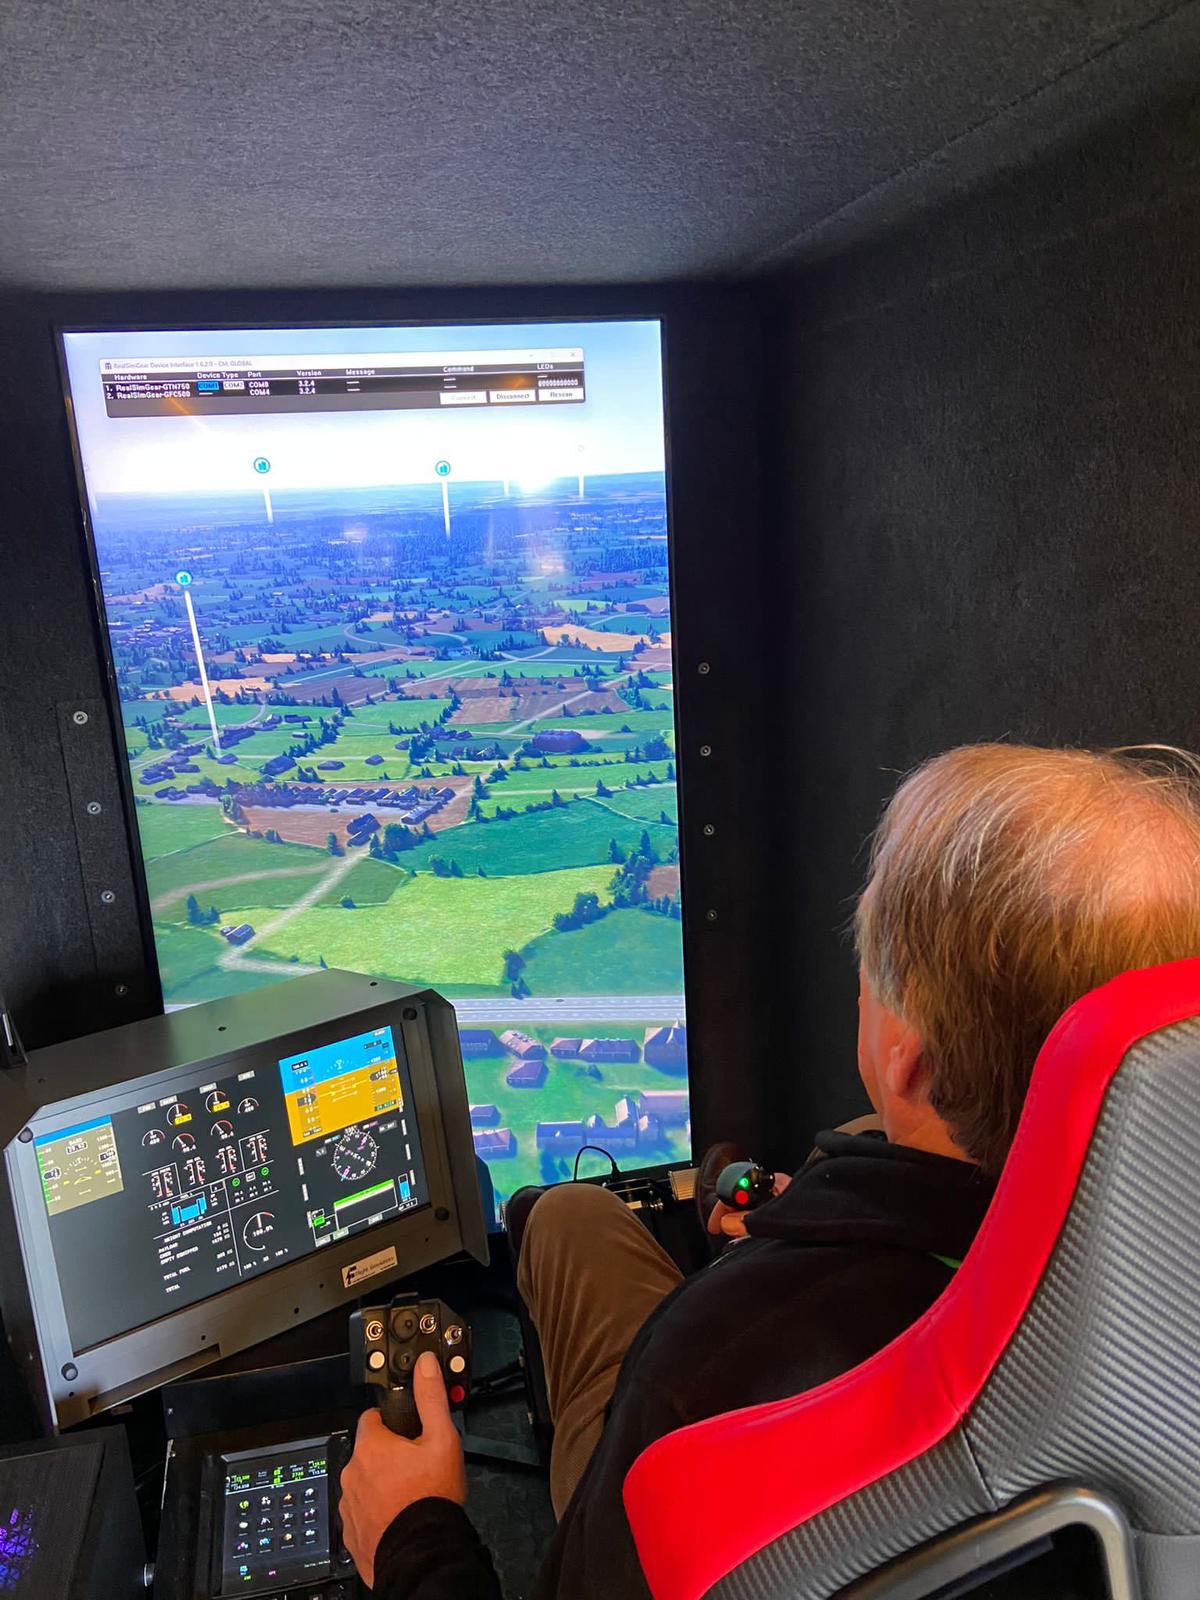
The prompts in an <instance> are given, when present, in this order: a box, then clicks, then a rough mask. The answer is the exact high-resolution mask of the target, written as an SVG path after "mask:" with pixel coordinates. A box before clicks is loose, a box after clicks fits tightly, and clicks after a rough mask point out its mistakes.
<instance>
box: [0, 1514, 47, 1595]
mask: <svg viewBox="0 0 1200 1600" xmlns="http://www.w3.org/2000/svg"><path fill="white" fill-rule="evenodd" d="M37 1548H38V1544H37V1540H36V1539H35V1538H34V1537H33V1515H32V1513H31V1512H24V1511H22V1510H21V1508H20V1507H19V1506H14V1507H13V1510H12V1515H11V1516H10V1517H9V1519H8V1521H7V1522H0V1590H11V1589H15V1588H16V1586H17V1584H18V1583H20V1581H21V1579H22V1578H23V1577H24V1575H25V1573H26V1572H27V1571H28V1568H29V1563H30V1562H31V1561H32V1560H33V1557H34V1556H35V1555H36V1554H37Z"/></svg>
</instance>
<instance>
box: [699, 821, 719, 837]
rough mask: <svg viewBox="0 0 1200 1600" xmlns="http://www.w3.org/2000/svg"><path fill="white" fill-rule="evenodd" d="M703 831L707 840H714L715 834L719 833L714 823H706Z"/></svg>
mask: <svg viewBox="0 0 1200 1600" xmlns="http://www.w3.org/2000/svg"><path fill="white" fill-rule="evenodd" d="M702 831H703V834H704V837H705V838H706V839H711V838H712V836H713V834H714V833H716V831H717V830H716V827H715V826H714V824H713V823H711V822H706V823H705V824H704V828H703V830H702Z"/></svg>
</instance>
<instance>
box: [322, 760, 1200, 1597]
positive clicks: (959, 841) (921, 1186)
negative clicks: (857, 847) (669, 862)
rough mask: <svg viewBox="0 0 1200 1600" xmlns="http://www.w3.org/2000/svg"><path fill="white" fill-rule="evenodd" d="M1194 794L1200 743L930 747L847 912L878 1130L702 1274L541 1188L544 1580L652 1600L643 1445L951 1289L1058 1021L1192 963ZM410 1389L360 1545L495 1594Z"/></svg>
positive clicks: (373, 1570) (835, 1359)
mask: <svg viewBox="0 0 1200 1600" xmlns="http://www.w3.org/2000/svg"><path fill="white" fill-rule="evenodd" d="M1197 792H1198V790H1197V780H1196V774H1195V772H1194V770H1192V769H1191V768H1189V766H1188V764H1187V761H1186V759H1185V760H1184V761H1182V762H1181V761H1179V760H1178V759H1175V760H1172V759H1164V758H1162V757H1156V758H1153V759H1151V760H1145V759H1135V758H1134V757H1132V756H1130V755H1127V754H1123V753H1120V752H1111V753H1104V754H1101V753H1094V752H1090V751H1085V750H1043V749H1035V748H1031V747H1022V746H1014V745H1003V744H984V745H973V746H966V747H963V748H961V749H958V750H951V751H949V752H947V753H946V754H944V755H941V756H937V757H935V758H934V759H933V760H931V761H928V762H926V763H925V764H924V765H923V766H922V767H919V768H918V769H917V770H916V771H915V772H914V773H912V774H911V775H910V776H909V777H908V778H906V779H905V781H904V782H903V783H902V784H901V785H900V787H899V789H898V790H897V791H896V793H895V795H894V796H893V797H892V800H891V801H890V803H889V804H888V806H887V808H886V810H885V812H884V815H883V818H882V820H881V822H880V824H879V827H878V829H877V830H876V833H875V837H874V841H873V845H872V850H871V861H870V871H869V874H868V880H867V885H866V888H865V889H864V891H863V893H862V895H861V897H860V900H859V904H858V909H857V914H856V918H855V934H856V945H857V950H858V958H859V1019H858V1068H859V1073H860V1075H861V1078H862V1082H863V1085H864V1087H865V1089H866V1092H867V1095H868V1097H869V1099H870V1101H871V1104H872V1106H873V1107H874V1109H875V1112H876V1114H877V1116H878V1119H879V1128H880V1131H879V1132H877V1133H874V1134H870V1133H858V1134H853V1133H847V1132H845V1131H841V1132H835V1133H826V1134H821V1135H819V1136H818V1139H817V1151H816V1152H815V1158H813V1159H810V1160H809V1161H808V1162H807V1163H806V1164H805V1166H803V1167H801V1168H800V1170H799V1171H798V1172H797V1173H796V1174H795V1175H794V1176H793V1177H792V1178H791V1179H790V1180H789V1179H786V1178H783V1179H780V1180H778V1182H777V1193H776V1197H775V1198H774V1199H773V1200H771V1201H770V1202H769V1203H768V1204H767V1205H765V1206H764V1207H762V1208H761V1209H760V1210H758V1211H755V1212H753V1213H752V1214H751V1215H750V1216H749V1217H744V1218H743V1217H741V1216H737V1217H734V1216H733V1215H731V1214H729V1213H727V1212H726V1211H725V1209H724V1208H723V1207H719V1206H718V1207H716V1208H715V1209H714V1211H713V1213H712V1214H711V1216H710V1218H709V1223H708V1225H709V1228H710V1231H712V1232H723V1233H726V1234H732V1235H734V1236H740V1235H743V1234H744V1235H745V1238H744V1239H741V1238H739V1242H737V1243H736V1244H734V1245H733V1246H731V1247H730V1248H727V1249H726V1251H725V1253H724V1254H723V1255H721V1256H719V1257H718V1258H717V1259H716V1261H714V1262H713V1263H712V1265H711V1266H710V1267H708V1268H706V1269H704V1270H702V1271H701V1272H699V1273H696V1274H695V1275H694V1276H692V1277H691V1278H688V1279H686V1280H685V1279H684V1278H683V1277H682V1274H681V1273H680V1272H679V1269H678V1268H677V1267H676V1265H675V1263H674V1262H673V1261H672V1260H671V1259H670V1257H669V1256H667V1255H666V1254H665V1252H664V1251H662V1250H661V1249H660V1247H659V1246H658V1244H657V1243H656V1242H655V1240H654V1239H653V1238H652V1237H651V1236H650V1234H649V1233H648V1232H647V1231H646V1230H645V1229H644V1228H643V1227H642V1226H641V1224H640V1223H639V1222H638V1221H637V1220H636V1218H635V1217H634V1216H633V1215H632V1213H630V1212H629V1211H628V1210H626V1208H625V1207H624V1206H623V1205H622V1204H621V1203H620V1201H618V1200H617V1199H616V1198H615V1197H614V1196H613V1195H611V1194H609V1193H608V1192H607V1191H605V1190H603V1189H599V1188H597V1187H595V1186H593V1185H589V1184H579V1185H570V1184H564V1185H562V1186H561V1187H559V1188H556V1189H550V1190H548V1191H546V1192H545V1193H544V1194H542V1195H541V1196H540V1198H538V1199H537V1203H536V1205H535V1206H533V1208H532V1210H531V1211H530V1212H529V1215H528V1223H527V1227H526V1229H525V1233H524V1239H523V1243H522V1247H521V1250H520V1256H519V1261H518V1285H519V1287H520V1290H521V1293H522V1295H523V1297H524V1299H525V1302H526V1304H527V1305H528V1307H529V1310H530V1313H531V1315H532V1317H533V1320H534V1323H535V1325H536V1327H537V1330H538V1334H539V1337H540V1340H541V1343H542V1348H543V1352H544V1356H545V1363H546V1373H547V1382H548V1387H549V1392H550V1402H551V1408H552V1411H553V1415H554V1419H555V1440H554V1451H553V1457H552V1462H551V1495H552V1498H553V1501H554V1507H555V1511H556V1513H557V1514H558V1517H559V1526H558V1531H557V1534H556V1536H555V1539H554V1542H553V1545H552V1547H551V1551H550V1556H549V1559H548V1562H547V1564H546V1568H545V1570H544V1572H543V1574H542V1580H541V1583H540V1586H539V1594H540V1595H542V1596H543V1597H550V1596H556V1597H559V1600H601V1597H603V1600H625V1597H635V1596H636V1597H642V1596H646V1595H647V1594H648V1590H647V1588H646V1584H645V1580H644V1578H643V1576H642V1573H641V1569H640V1567H639V1565H638V1560H637V1553H636V1550H635V1548H634V1545H633V1540H632V1536H631V1534H630V1530H629V1525H628V1522H627V1521H626V1518H625V1514H624V1509H623V1506H622V1501H621V1489H622V1485H623V1483H624V1479H625V1475H626V1473H627V1472H628V1471H629V1468H630V1467H631V1466H632V1464H633V1462H634V1461H635V1460H636V1458H637V1457H638V1455H639V1454H640V1453H641V1452H642V1450H644V1449H645V1448H646V1446H647V1445H649V1444H651V1443H652V1442H653V1441H654V1440H655V1439H657V1438H660V1437H661V1436H662V1435H663V1434H666V1433H669V1432H672V1431H673V1430H675V1429H676V1428H681V1427H684V1426H686V1425H687V1424H688V1423H692V1422H697V1421H699V1420H700V1419H702V1418H704V1417H710V1416H715V1415H717V1414H719V1413H720V1412H723V1411H729V1410H733V1409H735V1408H738V1407H741V1406H749V1405H756V1404H760V1403H763V1402H767V1401H772V1400H778V1399H781V1398H784V1397H786V1396H788V1395H793V1394H797V1393H800V1392H802V1391H803V1390H806V1389H810V1388H813V1387H815V1386H816V1385H818V1384H821V1383H824V1382H826V1381H827V1380H829V1379H831V1378H834V1377H837V1376H838V1375H839V1374H841V1373H843V1372H846V1371H848V1370H849V1369H850V1368H852V1367H854V1366H857V1365H858V1364H859V1363H860V1362H862V1361H864V1360H866V1359H867V1358H868V1357H869V1356H871V1355H873V1354H874V1353H875V1352H876V1351H878V1350H880V1349H882V1348H883V1347H884V1345H886V1344H888V1343H889V1342H890V1341H891V1340H892V1339H894V1338H895V1337H896V1336H897V1335H898V1334H900V1333H901V1332H902V1331H903V1330H904V1329H905V1328H906V1327H908V1326H909V1325H910V1324H911V1323H912V1322H914V1321H915V1320H916V1319H917V1318H918V1317H919V1316H921V1314H922V1313H923V1312H924V1311H926V1310H927V1309H928V1308H929V1307H930V1306H931V1305H932V1304H933V1302H934V1301H935V1300H936V1299H937V1297H938V1296H939V1295H940V1294H941V1293H942V1291H943V1290H944V1289H945V1287H946V1286H947V1284H948V1283H949V1282H950V1281H951V1279H952V1276H953V1274H954V1272H955V1270H956V1268H957V1266H958V1264H959V1262H960V1261H961V1259H962V1257H963V1255H964V1254H965V1253H966V1251H967V1250H968V1249H969V1247H970V1244H971V1241H972V1239H973V1238H974V1236H975V1233H976V1230H977V1229H978V1227H979V1224H980V1222H981V1221H982V1219H983V1215H984V1213H985V1211H986V1210H987V1207H988V1204H989V1202H990V1199H991V1196H992V1191H993V1187H994V1184H995V1180H996V1178H997V1176H998V1174H999V1172H1000V1169H1001V1167H1002V1166H1003V1163H1004V1160H1005V1157H1006V1155H1007V1152H1008V1148H1009V1146H1010V1144H1011V1143H1012V1140H1013V1136H1014V1134H1015V1132H1016V1128H1017V1123H1018V1120H1019V1118H1020V1113H1021V1107H1022V1105H1023V1102H1024V1098H1025V1093H1026V1090H1027V1088H1028V1085H1029V1078H1030V1074H1031V1072H1032V1070H1033V1064H1034V1060H1035V1058H1036V1056H1037V1053H1038V1050H1039V1049H1040V1047H1041V1044H1042V1042H1043V1040H1044V1039H1045V1037H1046V1035H1047V1034H1048V1033H1049V1031H1050V1029H1051V1028H1052V1027H1053V1025H1054V1023H1055V1022H1056V1021H1057V1019H1058V1017H1059V1016H1060V1015H1061V1014H1062V1012H1063V1011H1064V1010H1066V1008H1067V1007H1068V1006H1069V1005H1070V1004H1071V1003H1072V1002H1073V1001H1074V1000H1076V999H1078V998H1079V996H1080V995H1082V994H1085V993H1086V992H1087V991H1088V990H1090V989H1093V988H1095V987H1096V986H1097V985H1099V984H1101V983H1104V982H1105V981H1107V980H1108V979H1109V978H1112V977H1115V976H1116V975H1117V974H1118V973H1120V972H1124V971H1127V970H1129V969H1131V968H1136V967H1146V966H1153V965H1156V964H1158V963H1160V962H1164V961H1170V960H1176V959H1182V958H1185V957H1191V956H1196V955H1200V801H1198V799H1197ZM417 1400H418V1405H419V1408H420V1411H421V1416H422V1421H423V1426H424V1431H423V1433H422V1436H421V1438H420V1439H418V1440H415V1441H408V1440H403V1439H397V1438H393V1437H392V1436H391V1435H389V1434H388V1433H387V1432H386V1430H384V1428H383V1425H382V1423H381V1422H380V1421H379V1419H378V1417H377V1416H376V1415H375V1414H373V1413H368V1415H367V1416H366V1417H365V1418H364V1419H363V1421H362V1423H361V1425H360V1429H359V1437H358V1443H357V1447H356V1450H355V1454H354V1459H353V1460H352V1461H351V1463H350V1465H349V1467H348V1468H347V1470H346V1472H345V1473H344V1474H343V1479H342V1483H343V1494H344V1498H343V1502H342V1514H343V1518H344V1522H345V1530H346V1538H347V1543H348V1545H349V1548H350V1550H351V1552H352V1553H353V1555H354V1557H355V1560H356V1562H357V1563H358V1566H359V1571H360V1572H361V1573H362V1574H363V1576H364V1577H365V1578H366V1580H367V1582H368V1583H372V1582H373V1584H374V1591H375V1594H376V1596H377V1597H380V1600H450V1597H451V1596H453V1597H454V1600H496V1597H497V1596H498V1595H499V1587H498V1585H497V1583H496V1579H495V1576H494V1573H493V1571H492V1567H491V1562H490V1560H489V1558H488V1555H487V1552H486V1550H484V1548H483V1546H482V1544H481V1543H480V1541H479V1540H478V1538H477V1536H476V1535H475V1533H474V1531H473V1529H472V1528H471V1526H470V1523H469V1522H468V1521H467V1519H466V1515H465V1513H464V1511H463V1510H462V1505H463V1502H464V1500H465V1497H466V1491H465V1476H464V1472H463V1466H462V1453H461V1449H460V1447H459V1445H458V1436H457V1434H456V1432H455V1430H454V1428H453V1425H452V1423H451V1421H450V1417H449V1412H448V1409H447V1407H446V1401H445V1393H444V1390H443V1389H442V1387H441V1379H440V1376H439V1375H438V1371H437V1368H436V1364H434V1368H433V1370H432V1372H429V1373H424V1372H421V1371H418V1379H417ZM880 1425H881V1426H884V1427H886V1425H887V1419H886V1418H881V1419H880ZM706 1470H709V1468H708V1464H706V1463H704V1462H697V1471H698V1472H704V1471H706ZM748 1492H753V1490H752V1487H751V1488H750V1489H749V1490H748ZM730 1515H731V1516H736V1515H737V1496H736V1494H733V1493H731V1496H730Z"/></svg>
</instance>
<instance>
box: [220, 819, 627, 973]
mask: <svg viewBox="0 0 1200 1600" xmlns="http://www.w3.org/2000/svg"><path fill="white" fill-rule="evenodd" d="M200 848H201V849H204V848H207V847H205V846H201V847H200ZM267 848H268V849H269V848H271V847H270V846H268V847H267ZM275 848H280V847H278V846H276V847H275ZM611 877H612V869H611V867H606V866H597V867H578V868H575V869H573V870H570V871H565V872H541V873H535V874H529V875H527V876H525V877H519V878H478V877H476V878H436V877H434V876H433V875H432V874H431V873H421V874H420V875H419V876H417V877H415V878H405V879H402V881H401V885H400V888H399V890H398V892H397V893H396V894H394V895H393V896H392V897H391V899H390V900H388V901H387V902H386V904H383V905H367V906H359V907H356V908H355V909H353V910H345V909H343V908H342V907H340V906H334V907H330V906H313V907H311V908H310V909H308V910H305V911H302V912H300V913H299V914H298V915H296V916H295V917H293V918H291V920H289V921H288V922H286V923H284V925H283V926H282V927H281V928H279V929H278V930H277V931H276V932H275V933H272V934H268V935H266V936H265V937H264V938H262V939H261V940H256V941H255V943H254V946H253V950H254V953H255V955H256V956H257V955H258V954H259V953H260V952H262V953H267V954H274V955H277V956H282V957H283V958H284V959H288V958H290V957H291V956H293V955H297V956H299V958H300V960H301V961H302V962H304V963H305V964H311V965H313V966H315V965H317V963H318V962H319V961H320V959H321V957H322V956H323V957H324V958H325V961H326V963H327V964H328V965H329V966H331V967H349V968H350V969H351V970H352V971H369V972H372V973H375V974H377V975H378V976H380V977H386V978H400V979H404V980H406V981H409V982H422V983H424V982H430V983H436V984H438V985H441V984H471V985H475V984H479V985H484V986H487V987H491V986H493V985H497V986H498V985H499V984H500V982H501V977H502V969H501V957H502V954H503V952H504V951H505V950H507V949H510V948H511V949H514V950H516V949H520V948H521V946H522V945H526V944H528V943H529V942H530V941H531V940H532V939H534V938H536V936H537V935H538V934H539V933H543V932H545V931H546V930H547V929H548V928H549V926H550V922H551V919H552V918H553V916H554V915H555V913H556V912H559V911H569V910H570V908H571V906H572V904H573V903H574V900H575V896H576V895H577V894H580V893H585V892H588V891H591V892H594V893H596V894H599V895H601V896H603V894H604V892H605V890H606V888H607V886H608V882H609V880H610V878H611ZM274 915H275V913H274V911H273V910H272V909H271V908H270V907H269V906H267V905H261V906H259V907H257V908H252V909H247V910H246V911H245V912H243V918H244V920H245V921H247V922H250V923H252V924H253V925H254V926H255V927H256V928H257V927H260V926H261V925H262V924H263V923H265V922H269V921H270V920H271V919H272V917H273V916H274ZM497 992H499V990H497Z"/></svg>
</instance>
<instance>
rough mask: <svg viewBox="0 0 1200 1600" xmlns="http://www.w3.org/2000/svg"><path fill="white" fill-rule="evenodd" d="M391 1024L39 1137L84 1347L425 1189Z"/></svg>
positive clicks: (70, 1319) (61, 1276)
mask: <svg viewBox="0 0 1200 1600" xmlns="http://www.w3.org/2000/svg"><path fill="white" fill-rule="evenodd" d="M410 1103H411V1088H410V1084H409V1073H408V1063H407V1061H406V1060H405V1058H404V1054H403V1047H402V1046H400V1047H399V1049H398V1048H397V1043H396V1040H395V1037H394V1035H393V1033H392V1030H391V1028H386V1027H385V1028H376V1029H373V1030H372V1031H371V1032H369V1033H364V1034H359V1035H357V1036H356V1037H355V1038H352V1039H343V1040H341V1041H340V1042H338V1043H336V1044H331V1045H327V1046H322V1047H321V1048H319V1049H316V1050H311V1051H308V1052H306V1053H305V1054H303V1055H298V1056H288V1057H286V1058H285V1059H284V1060H282V1061H280V1062H278V1063H277V1064H276V1065H274V1066H272V1067H271V1068H269V1069H264V1068H254V1069H251V1070H249V1071H244V1072H238V1073H236V1074H235V1075H234V1076H233V1077H230V1078H222V1079H217V1080H215V1081H214V1082H211V1083H200V1084H197V1085H196V1086H195V1088H194V1089H186V1090H176V1091H174V1092H173V1093H171V1094H169V1095H166V1096H157V1097H155V1098H153V1099H148V1100H146V1101H144V1102H143V1103H142V1104H140V1105H136V1106H128V1107H125V1108H124V1109H120V1110H113V1111H107V1110H104V1109H103V1108H101V1109H100V1110H98V1111H95V1112H93V1114H92V1115H90V1116H88V1117H87V1118H86V1119H85V1120H84V1121H82V1122H79V1123H76V1124H73V1125H72V1126H70V1127H67V1128H60V1129H57V1130H55V1131H54V1132H52V1133H46V1134H42V1135H41V1136H39V1137H37V1138H35V1140H34V1150H35V1154H36V1156H37V1164H38V1172H39V1175H40V1177H41V1183H42V1197H43V1199H44V1201H45V1205H46V1213H47V1216H48V1218H49V1225H50V1242H51V1247H52V1249H53V1251H54V1264H55V1268H56V1273H57V1277H58V1282H59V1284H60V1286H61V1289H62V1294H63V1302H64V1308H65V1311H66V1317H67V1326H68V1328H69V1330H70V1333H71V1338H72V1341H73V1343H74V1345H75V1348H76V1349H77V1350H82V1349H85V1348H87V1347H88V1346H90V1345H94V1344H98V1343H99V1342H100V1341H101V1340H104V1339H109V1338H112V1337H113V1336H114V1335H116V1334H118V1333H126V1332H128V1331H129V1330H130V1329H131V1328H137V1327H140V1326H142V1324H143V1323H147V1322H152V1321H154V1320H155V1319H157V1318H159V1317H162V1316H166V1315H168V1314H169V1313H170V1312H172V1311H175V1310H177V1309H179V1308H180V1307H181V1306H187V1305H194V1304H195V1303H196V1302H197V1301H198V1300H204V1299H206V1298H207V1297H208V1296H209V1295H212V1294H217V1293H219V1291H220V1290H222V1289H228V1288H231V1287H232V1286H233V1285H234V1284H235V1283H239V1282H241V1281H243V1280H245V1279H247V1278H252V1277H258V1276H260V1275H261V1274H262V1273H264V1272H268V1271H270V1269H271V1268H272V1267H276V1266H279V1265H280V1264H282V1263H283V1262H285V1261H295V1260H297V1259H298V1258H300V1257H302V1256H306V1255H310V1254H311V1253H312V1252H313V1251H315V1250H317V1249H319V1248H320V1247H321V1246H322V1245H326V1244H329V1243H331V1242H332V1241H333V1240H335V1239H344V1238H347V1237H348V1236H349V1235H350V1234H352V1233H359V1232H363V1231H365V1230H366V1229H367V1228H371V1227H374V1226H376V1225H377V1224H378V1223H381V1222H384V1221H386V1220H388V1219H389V1218H391V1217H396V1216H399V1215H400V1214H401V1213H402V1212H405V1211H412V1210H415V1209H416V1208H417V1207H418V1206H421V1205H424V1204H426V1203H427V1201H428V1189H427V1186H426V1180H425V1171H424V1165H423V1161H422V1155H421V1141H420V1135H419V1132H418V1129H417V1125H416V1120H415V1118H414V1117H413V1116H412V1115H411V1114H410V1113H409V1111H408V1110H407V1109H406V1108H407V1106H408V1105H409V1104H410Z"/></svg>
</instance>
